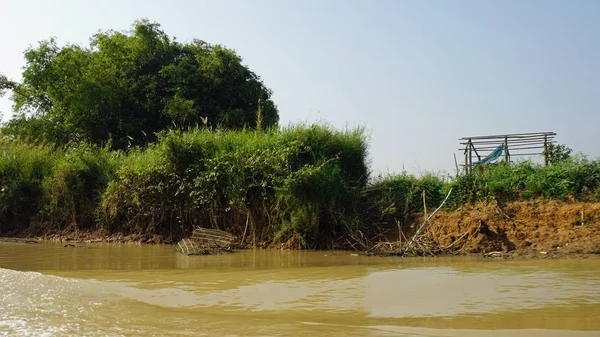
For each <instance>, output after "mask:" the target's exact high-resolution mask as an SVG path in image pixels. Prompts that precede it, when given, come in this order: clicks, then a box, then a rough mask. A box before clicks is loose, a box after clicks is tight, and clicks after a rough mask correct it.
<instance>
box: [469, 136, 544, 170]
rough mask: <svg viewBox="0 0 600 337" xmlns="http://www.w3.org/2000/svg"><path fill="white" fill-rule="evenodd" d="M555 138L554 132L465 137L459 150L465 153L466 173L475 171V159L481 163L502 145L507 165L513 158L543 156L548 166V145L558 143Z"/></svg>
mask: <svg viewBox="0 0 600 337" xmlns="http://www.w3.org/2000/svg"><path fill="white" fill-rule="evenodd" d="M555 136H556V133H554V132H530V133H513V134H505V135H492V136H475V137H463V138H460V139H459V140H460V145H461V146H463V147H461V148H460V149H459V150H461V151H464V155H465V164H464V167H465V172H466V173H469V172H471V171H472V170H473V167H474V162H473V160H474V159H476V160H477V161H481V159H483V158H485V157H486V156H487V155H489V154H490V153H492V152H493V151H494V150H496V149H497V148H498V146H500V145H502V146H503V153H502V157H503V159H504V161H505V162H507V163H510V160H511V157H516V156H535V155H541V156H543V157H544V165H548V154H547V150H548V145H549V144H552V143H556V142H555V141H554V137H555Z"/></svg>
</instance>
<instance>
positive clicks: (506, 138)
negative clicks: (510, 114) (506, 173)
mask: <svg viewBox="0 0 600 337" xmlns="http://www.w3.org/2000/svg"><path fill="white" fill-rule="evenodd" d="M504 161H505V162H506V163H507V164H508V163H510V156H509V154H508V137H507V136H504Z"/></svg>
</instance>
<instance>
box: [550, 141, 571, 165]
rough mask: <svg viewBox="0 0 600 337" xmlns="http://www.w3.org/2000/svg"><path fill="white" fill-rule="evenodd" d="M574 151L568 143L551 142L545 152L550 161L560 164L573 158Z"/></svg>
mask: <svg viewBox="0 0 600 337" xmlns="http://www.w3.org/2000/svg"><path fill="white" fill-rule="evenodd" d="M572 152H573V150H572V149H571V148H569V147H567V146H566V145H562V144H556V145H554V144H553V143H550V144H548V149H547V150H546V153H545V154H546V155H547V156H548V163H550V164H558V163H560V162H564V161H566V160H567V159H569V158H571V153H572Z"/></svg>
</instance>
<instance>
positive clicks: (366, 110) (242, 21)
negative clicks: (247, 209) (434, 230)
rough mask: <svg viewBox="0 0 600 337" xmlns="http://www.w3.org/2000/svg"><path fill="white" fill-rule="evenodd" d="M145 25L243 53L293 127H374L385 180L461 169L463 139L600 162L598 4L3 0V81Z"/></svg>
mask: <svg viewBox="0 0 600 337" xmlns="http://www.w3.org/2000/svg"><path fill="white" fill-rule="evenodd" d="M139 18H148V19H150V20H151V21H157V22H159V23H160V24H161V25H162V28H163V29H164V31H165V32H166V33H167V34H169V35H170V36H175V37H177V39H178V40H179V41H182V42H183V41H188V40H191V39H193V38H199V39H202V40H205V41H207V42H210V43H220V44H224V45H226V46H227V47H229V48H232V49H235V50H237V52H238V53H239V54H240V55H241V57H242V58H243V59H244V63H245V64H246V65H248V66H249V67H250V68H251V69H252V70H254V71H255V72H256V73H257V74H259V75H260V76H261V77H262V79H263V80H264V82H265V84H266V85H267V86H268V87H269V88H271V89H272V90H273V91H274V96H273V99H274V101H275V103H276V104H277V105H278V106H279V111H280V116H281V122H282V124H284V125H285V124H288V123H289V122H293V121H308V122H314V121H318V120H324V121H328V122H330V123H331V124H333V125H334V126H336V127H341V128H343V127H346V126H356V125H365V126H366V127H367V129H368V130H369V131H370V144H371V146H370V155H371V160H372V166H373V168H374V169H375V170H377V171H384V172H387V171H388V170H389V171H401V170H402V169H403V168H404V169H406V170H408V171H411V172H419V171H421V172H422V171H440V170H445V171H449V172H453V171H454V159H453V155H452V154H453V153H457V155H458V158H459V161H460V160H461V158H462V157H461V156H462V154H460V153H459V151H457V149H458V138H460V137H462V136H473V135H483V134H504V133H515V132H536V131H555V132H557V133H558V137H557V140H558V141H559V142H560V143H565V144H567V145H568V146H570V147H572V148H573V149H574V150H575V151H582V152H585V153H587V154H589V155H590V156H592V157H597V156H599V155H600V1H598V0H590V1H584V0H573V1H548V0H539V1H506V0H503V1H479V0H475V1H449V0H445V1H433V0H428V1H424V0H419V1H401V0H395V1H383V0H380V1H376V0H372V1H367V0H364V1H341V0H340V1H334V0H321V1H307V0H298V1H282V0H273V1H259V0H247V1H223V0H219V1H217V0H213V1H198V0H196V1H164V0H163V1H127V0H120V1H114V0H103V1H83V0H77V1H27V0H20V1H10V0H1V1H0V73H4V74H5V75H7V76H8V77H9V78H12V79H14V80H19V79H20V73H21V67H22V66H23V51H24V50H25V49H26V48H27V47H28V46H29V45H31V44H36V43H37V41H40V40H43V39H47V38H48V37H50V36H55V37H57V39H58V41H59V43H67V42H69V43H77V44H87V42H88V39H89V37H90V36H91V35H92V34H94V33H95V32H97V31H98V30H99V29H101V30H106V29H114V30H125V29H128V28H129V27H130V26H131V24H132V23H133V21H134V20H136V19H139ZM0 111H3V112H4V114H5V119H6V117H7V116H6V115H8V114H10V102H9V101H8V100H7V97H5V98H4V99H2V100H1V101H0Z"/></svg>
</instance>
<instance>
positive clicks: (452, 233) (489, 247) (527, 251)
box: [425, 201, 600, 258]
mask: <svg viewBox="0 0 600 337" xmlns="http://www.w3.org/2000/svg"><path fill="white" fill-rule="evenodd" d="M599 220H600V202H565V201H548V202H543V201H519V202H512V203H508V204H504V205H502V204H499V203H497V202H495V201H492V202H488V203H479V204H476V205H473V206H468V207H464V208H462V209H459V210H457V211H453V212H447V211H440V212H439V213H438V214H436V216H435V217H434V218H433V219H432V221H431V224H430V227H429V228H428V229H427V231H426V234H425V235H426V237H427V238H429V239H431V241H433V242H435V243H437V248H438V249H439V250H441V252H438V253H448V254H487V256H496V257H525V258H527V257H532V258H534V257H535V258H559V257H568V256H571V257H581V256H586V255H589V256H592V255H598V254H600V222H599ZM490 253H491V254H490Z"/></svg>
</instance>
